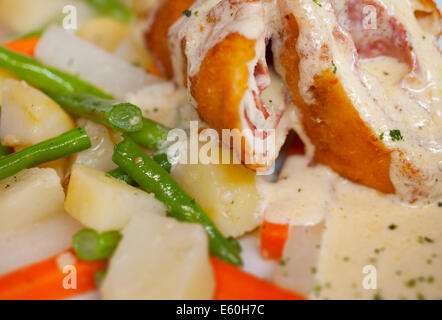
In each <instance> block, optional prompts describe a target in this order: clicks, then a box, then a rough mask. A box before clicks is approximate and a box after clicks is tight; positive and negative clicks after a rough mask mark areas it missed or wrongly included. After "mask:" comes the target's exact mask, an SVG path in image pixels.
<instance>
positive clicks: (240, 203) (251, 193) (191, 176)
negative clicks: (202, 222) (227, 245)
mask: <svg viewBox="0 0 442 320" xmlns="http://www.w3.org/2000/svg"><path fill="white" fill-rule="evenodd" d="M220 152H221V151H220ZM220 154H221V153H220ZM172 176H173V177H174V178H175V179H176V180H177V181H178V183H179V184H180V185H181V186H182V187H183V188H184V190H186V191H187V192H188V193H189V194H190V195H191V196H192V197H193V198H195V200H196V201H197V202H198V203H199V204H200V205H201V206H202V207H203V209H204V210H205V211H206V212H207V214H208V215H209V216H210V218H211V219H212V221H213V222H215V224H216V226H217V227H218V228H219V229H220V231H221V232H222V233H223V234H224V235H225V236H233V237H237V236H240V235H243V234H244V233H246V232H247V231H251V230H253V229H255V228H256V227H257V226H259V225H260V223H261V221H262V217H261V215H260V214H258V207H259V196H258V192H257V189H256V185H255V173H254V172H253V171H251V170H249V169H247V168H245V167H244V166H242V165H233V164H232V165H221V164H219V165H216V164H192V165H189V164H186V165H182V164H178V165H176V166H175V167H174V169H173V171H172Z"/></svg>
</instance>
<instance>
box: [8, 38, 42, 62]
mask: <svg viewBox="0 0 442 320" xmlns="http://www.w3.org/2000/svg"><path fill="white" fill-rule="evenodd" d="M39 40H40V37H28V38H22V39H17V40H14V41H12V42H9V43H6V44H5V45H4V46H5V47H6V48H8V49H10V50H13V51H16V52H18V53H21V54H26V55H29V56H31V57H33V56H34V52H35V48H36V47H37V44H38V41H39Z"/></svg>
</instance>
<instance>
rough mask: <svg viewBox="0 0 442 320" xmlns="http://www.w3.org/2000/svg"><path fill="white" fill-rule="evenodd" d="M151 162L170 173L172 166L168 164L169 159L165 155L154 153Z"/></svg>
mask: <svg viewBox="0 0 442 320" xmlns="http://www.w3.org/2000/svg"><path fill="white" fill-rule="evenodd" d="M153 160H154V161H155V162H156V163H158V164H159V165H160V166H161V167H162V168H163V169H164V170H166V171H167V172H168V173H170V171H172V164H171V163H170V162H169V158H168V156H167V154H166V153H155V154H154V155H153Z"/></svg>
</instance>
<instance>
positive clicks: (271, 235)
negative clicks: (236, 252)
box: [261, 220, 289, 260]
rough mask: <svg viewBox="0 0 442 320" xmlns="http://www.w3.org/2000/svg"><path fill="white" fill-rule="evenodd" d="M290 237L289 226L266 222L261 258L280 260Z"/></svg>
mask: <svg viewBox="0 0 442 320" xmlns="http://www.w3.org/2000/svg"><path fill="white" fill-rule="evenodd" d="M288 235H289V225H288V224H276V223H271V222H269V221H265V220H264V223H263V225H262V228H261V256H262V257H263V258H264V259H272V260H280V259H281V258H282V252H283V250H284V245H285V242H286V241H287V238H288Z"/></svg>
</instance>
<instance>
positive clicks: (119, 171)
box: [107, 168, 137, 187]
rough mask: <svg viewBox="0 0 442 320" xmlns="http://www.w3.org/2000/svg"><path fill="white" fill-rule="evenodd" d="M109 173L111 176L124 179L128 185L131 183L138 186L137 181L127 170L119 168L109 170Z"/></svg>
mask: <svg viewBox="0 0 442 320" xmlns="http://www.w3.org/2000/svg"><path fill="white" fill-rule="evenodd" d="M107 175H108V176H111V177H113V178H115V179H118V180H121V181H124V182H126V183H127V184H128V185H131V186H133V187H135V186H137V182H136V181H135V180H134V179H132V178H131V177H129V175H128V174H127V173H126V172H124V171H123V170H122V169H120V168H117V169H115V170H112V171H109V172H108V173H107Z"/></svg>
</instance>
